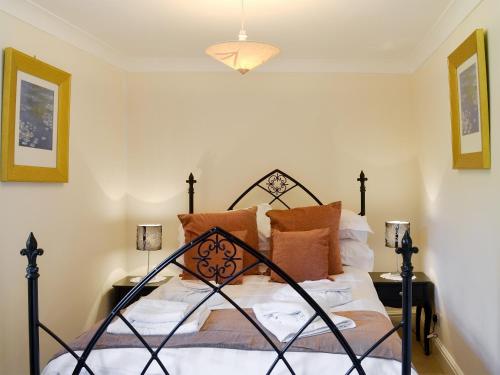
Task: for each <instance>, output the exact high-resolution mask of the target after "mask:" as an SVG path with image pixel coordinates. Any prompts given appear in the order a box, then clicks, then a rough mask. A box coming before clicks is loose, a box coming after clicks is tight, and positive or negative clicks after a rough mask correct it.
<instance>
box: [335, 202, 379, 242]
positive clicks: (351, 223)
mask: <svg viewBox="0 0 500 375" xmlns="http://www.w3.org/2000/svg"><path fill="white" fill-rule="evenodd" d="M369 233H373V231H372V229H371V228H370V225H368V222H367V220H366V216H360V215H358V214H356V213H355V212H353V211H350V210H345V209H343V210H342V213H341V215H340V224H339V239H341V240H343V239H349V238H350V239H353V240H358V241H362V242H365V243H366V242H367V240H368V234H369Z"/></svg>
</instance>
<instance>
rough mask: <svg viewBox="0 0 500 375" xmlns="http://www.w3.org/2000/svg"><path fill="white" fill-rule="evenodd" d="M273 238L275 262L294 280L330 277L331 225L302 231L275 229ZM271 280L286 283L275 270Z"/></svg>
mask: <svg viewBox="0 0 500 375" xmlns="http://www.w3.org/2000/svg"><path fill="white" fill-rule="evenodd" d="M272 238H273V262H274V263H275V264H276V265H277V266H279V267H280V268H281V269H283V271H285V272H286V273H287V274H288V275H289V276H290V277H291V278H292V279H293V280H294V281H296V282H298V283H300V282H302V281H306V280H322V279H326V278H328V253H329V250H330V229H329V228H323V229H313V230H308V231H300V232H280V231H278V230H273V232H272ZM271 280H272V281H277V282H283V279H282V278H281V277H280V276H278V275H277V274H276V273H275V272H274V271H272V272H271Z"/></svg>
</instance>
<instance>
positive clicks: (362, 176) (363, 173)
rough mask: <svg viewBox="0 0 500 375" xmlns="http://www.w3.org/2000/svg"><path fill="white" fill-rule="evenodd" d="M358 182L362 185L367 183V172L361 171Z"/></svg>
mask: <svg viewBox="0 0 500 375" xmlns="http://www.w3.org/2000/svg"><path fill="white" fill-rule="evenodd" d="M358 181H359V182H361V183H362V184H364V183H365V181H368V179H367V178H366V177H365V172H363V171H361V173H360V174H359V178H358Z"/></svg>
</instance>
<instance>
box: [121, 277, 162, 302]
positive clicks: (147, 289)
mask: <svg viewBox="0 0 500 375" xmlns="http://www.w3.org/2000/svg"><path fill="white" fill-rule="evenodd" d="M132 277H134V276H127V277H124V278H123V279H121V280H119V281H117V282H116V283H114V284H113V291H114V303H113V306H114V305H116V304H117V303H118V302H119V301H120V300H121V299H122V298H123V297H124V296H125V294H127V293H128V292H129V291H130V290H131V289H132V288H133V287H134V286H136V285H137V284H136V283H131V282H130V279H131V278H132ZM171 278H172V276H166V277H165V280H163V281H160V282H158V283H149V284H146V285H145V286H144V288H142V290H141V291H140V292H139V294H138V295H137V296H136V297H135V298H134V299H133V300H132V301H130V303H134V302H135V301H137V300H138V299H139V298H141V297H144V296H147V295H148V294H149V293H151V292H152V291H153V290H155V289H156V288H158V287H159V286H160V285H163V284H165V283H167V282H168V281H169V280H170V279H171ZM130 303H129V304H130Z"/></svg>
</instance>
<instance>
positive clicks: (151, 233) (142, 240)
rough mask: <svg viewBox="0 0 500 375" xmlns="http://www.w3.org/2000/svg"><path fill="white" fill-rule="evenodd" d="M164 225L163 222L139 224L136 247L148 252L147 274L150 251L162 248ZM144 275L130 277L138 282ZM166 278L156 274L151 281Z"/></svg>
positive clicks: (134, 281) (131, 280)
mask: <svg viewBox="0 0 500 375" xmlns="http://www.w3.org/2000/svg"><path fill="white" fill-rule="evenodd" d="M161 237H162V226H161V224H140V225H138V226H137V246H136V249H137V250H140V251H147V252H148V268H147V272H146V275H147V274H148V273H149V253H150V252H151V251H156V250H161ZM142 279H143V277H140V276H138V277H133V278H131V279H130V282H132V283H138V282H139V281H141V280H142ZM163 280H165V277H163V276H158V275H157V276H155V277H154V278H152V279H151V280H150V281H149V282H150V283H157V282H160V281H163Z"/></svg>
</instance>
